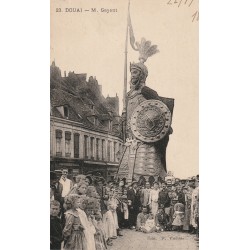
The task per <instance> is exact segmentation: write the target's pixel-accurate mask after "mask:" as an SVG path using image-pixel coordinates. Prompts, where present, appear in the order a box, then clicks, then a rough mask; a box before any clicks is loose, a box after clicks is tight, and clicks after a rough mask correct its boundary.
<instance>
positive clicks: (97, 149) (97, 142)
mask: <svg viewBox="0 0 250 250" xmlns="http://www.w3.org/2000/svg"><path fill="white" fill-rule="evenodd" d="M99 141H100V140H99V139H96V159H97V160H99Z"/></svg>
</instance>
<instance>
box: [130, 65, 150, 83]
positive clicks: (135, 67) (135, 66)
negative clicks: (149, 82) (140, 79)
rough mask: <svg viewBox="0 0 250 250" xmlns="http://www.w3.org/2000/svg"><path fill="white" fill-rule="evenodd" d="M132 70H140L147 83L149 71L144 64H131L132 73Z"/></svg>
mask: <svg viewBox="0 0 250 250" xmlns="http://www.w3.org/2000/svg"><path fill="white" fill-rule="evenodd" d="M132 69H137V70H139V71H140V72H141V73H142V74H143V76H144V79H145V81H146V78H147V76H148V69H147V67H146V66H145V65H144V64H143V63H142V62H138V63H130V71H131V70H132Z"/></svg>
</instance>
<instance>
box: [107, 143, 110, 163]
mask: <svg viewBox="0 0 250 250" xmlns="http://www.w3.org/2000/svg"><path fill="white" fill-rule="evenodd" d="M110 153H111V141H108V148H107V161H110Z"/></svg>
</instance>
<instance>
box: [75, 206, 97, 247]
mask: <svg viewBox="0 0 250 250" xmlns="http://www.w3.org/2000/svg"><path fill="white" fill-rule="evenodd" d="M77 211H78V213H79V218H80V221H81V223H82V225H83V226H84V228H85V229H84V234H85V237H86V247H87V248H86V250H96V247H95V238H94V234H95V228H94V226H93V224H92V223H91V222H90V221H89V220H88V218H87V215H86V214H85V212H84V211H83V210H81V209H80V208H78V209H77Z"/></svg>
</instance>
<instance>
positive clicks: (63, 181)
mask: <svg viewBox="0 0 250 250" xmlns="http://www.w3.org/2000/svg"><path fill="white" fill-rule="evenodd" d="M67 175H68V169H67V168H64V169H63V170H62V176H61V179H60V181H59V182H60V183H61V184H62V186H63V190H62V198H65V196H66V195H67V194H68V193H69V191H70V190H71V188H72V187H73V183H72V181H71V180H70V179H68V178H67Z"/></svg>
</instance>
